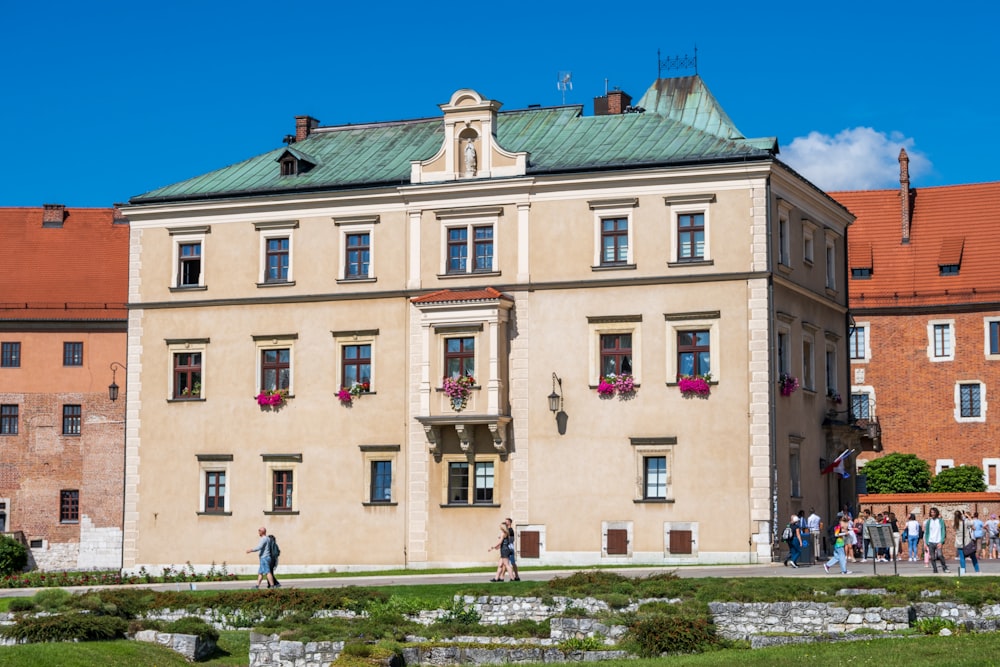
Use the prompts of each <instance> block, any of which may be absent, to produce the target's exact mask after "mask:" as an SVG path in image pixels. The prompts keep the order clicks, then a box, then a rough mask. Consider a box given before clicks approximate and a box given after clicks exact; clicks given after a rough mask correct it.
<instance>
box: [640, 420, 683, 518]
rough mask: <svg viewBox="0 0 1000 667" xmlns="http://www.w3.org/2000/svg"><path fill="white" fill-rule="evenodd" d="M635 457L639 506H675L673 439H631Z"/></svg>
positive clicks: (674, 440) (669, 437)
mask: <svg viewBox="0 0 1000 667" xmlns="http://www.w3.org/2000/svg"><path fill="white" fill-rule="evenodd" d="M629 442H630V444H631V445H632V450H633V455H634V457H635V464H634V465H635V468H634V470H635V499H634V501H633V502H636V503H644V502H650V503H662V502H668V503H669V502H673V494H672V488H671V482H672V476H673V456H674V446H675V445H676V444H677V438H676V437H674V436H662V437H646V438H630V440H629Z"/></svg>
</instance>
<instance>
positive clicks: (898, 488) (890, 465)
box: [864, 454, 982, 493]
mask: <svg viewBox="0 0 1000 667" xmlns="http://www.w3.org/2000/svg"><path fill="white" fill-rule="evenodd" d="M864 473H865V476H866V477H867V481H868V493H923V492H926V491H928V490H930V485H931V468H930V466H929V465H928V464H927V461H924V460H923V459H922V458H919V457H918V456H916V455H915V454H886V455H885V456H883V457H881V458H877V459H875V460H873V461H869V462H868V463H867V464H865V467H864ZM981 474H982V471H980V475H981Z"/></svg>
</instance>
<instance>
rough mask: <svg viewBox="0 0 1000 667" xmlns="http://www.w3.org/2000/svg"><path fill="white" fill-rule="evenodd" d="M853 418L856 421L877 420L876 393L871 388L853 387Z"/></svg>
mask: <svg viewBox="0 0 1000 667" xmlns="http://www.w3.org/2000/svg"><path fill="white" fill-rule="evenodd" d="M851 416H852V417H854V419H869V420H871V419H874V418H875V392H874V390H873V389H872V388H871V387H858V386H855V387H851Z"/></svg>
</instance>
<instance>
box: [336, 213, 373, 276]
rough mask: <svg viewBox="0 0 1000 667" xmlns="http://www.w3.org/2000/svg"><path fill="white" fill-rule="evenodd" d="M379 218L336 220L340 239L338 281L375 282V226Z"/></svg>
mask: <svg viewBox="0 0 1000 667" xmlns="http://www.w3.org/2000/svg"><path fill="white" fill-rule="evenodd" d="M378 222H379V216H377V215H374V216H361V217H353V218H336V219H334V224H335V225H336V226H337V232H338V235H339V237H340V262H339V265H338V267H337V280H338V281H341V280H343V281H358V280H375V225H377V224H378Z"/></svg>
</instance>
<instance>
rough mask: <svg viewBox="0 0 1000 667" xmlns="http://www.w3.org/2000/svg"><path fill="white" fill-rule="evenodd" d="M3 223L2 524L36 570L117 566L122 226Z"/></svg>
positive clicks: (55, 214) (65, 212) (12, 214)
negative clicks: (112, 389)
mask: <svg viewBox="0 0 1000 667" xmlns="http://www.w3.org/2000/svg"><path fill="white" fill-rule="evenodd" d="M0 230H2V234H3V240H4V241H3V244H2V246H0V284H2V285H3V298H2V299H0V301H2V303H0V353H2V355H0V356H2V358H0V525H2V528H0V530H3V531H4V532H6V533H8V534H13V535H15V536H17V537H18V538H19V539H23V540H24V542H25V543H26V544H28V545H29V546H30V548H31V556H32V558H33V560H34V563H35V564H36V565H37V566H38V567H40V568H42V569H63V568H72V569H91V568H95V569H96V568H117V567H118V566H120V564H121V539H122V533H121V526H122V498H123V470H124V460H123V457H124V442H125V433H124V428H125V426H124V424H125V405H124V401H117V402H112V401H111V400H110V399H109V394H108V386H109V385H110V384H111V383H112V381H113V378H114V379H115V382H116V383H117V382H121V383H122V384H123V385H124V374H121V373H119V374H117V376H116V374H115V371H112V368H111V365H112V364H114V363H122V362H124V361H125V345H126V338H125V336H126V327H127V314H126V309H125V301H126V294H127V285H128V232H129V230H128V224H127V221H126V220H125V219H123V218H120V217H119V216H116V211H114V210H112V209H86V208H66V207H64V206H61V205H46V206H45V207H44V208H5V209H0ZM116 369H117V367H116Z"/></svg>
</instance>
